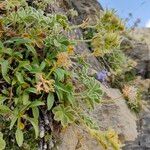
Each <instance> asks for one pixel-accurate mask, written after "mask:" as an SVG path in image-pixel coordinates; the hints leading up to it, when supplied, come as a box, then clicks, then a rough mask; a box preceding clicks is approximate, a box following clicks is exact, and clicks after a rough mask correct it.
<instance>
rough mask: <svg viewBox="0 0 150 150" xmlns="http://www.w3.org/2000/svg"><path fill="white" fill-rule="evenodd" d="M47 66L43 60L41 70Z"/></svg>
mask: <svg viewBox="0 0 150 150" xmlns="http://www.w3.org/2000/svg"><path fill="white" fill-rule="evenodd" d="M45 66H46V63H45V61H42V63H41V64H40V70H41V71H42V70H43V69H44V68H45Z"/></svg>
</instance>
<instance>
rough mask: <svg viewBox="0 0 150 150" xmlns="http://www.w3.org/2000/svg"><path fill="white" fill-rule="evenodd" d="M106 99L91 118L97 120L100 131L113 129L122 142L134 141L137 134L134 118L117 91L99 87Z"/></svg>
mask: <svg viewBox="0 0 150 150" xmlns="http://www.w3.org/2000/svg"><path fill="white" fill-rule="evenodd" d="M101 87H102V89H103V91H104V92H105V93H106V94H107V96H108V98H107V99H106V100H105V102H104V104H102V105H101V106H97V107H96V108H95V110H94V111H93V113H92V116H93V117H94V118H95V119H96V120H98V124H99V125H100V128H101V129H104V130H106V129H108V128H110V127H111V128H113V129H115V130H116V131H117V133H118V134H119V136H120V140H121V141H122V142H125V141H128V140H129V141H130V140H131V141H132V140H134V139H135V138H136V137H137V135H138V133H137V125H136V120H137V118H136V116H135V114H133V113H132V112H131V111H130V110H129V109H128V107H127V105H126V102H125V100H124V98H123V96H122V94H121V92H120V91H119V90H118V89H113V88H106V87H105V86H103V85H101Z"/></svg>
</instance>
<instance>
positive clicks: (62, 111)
mask: <svg viewBox="0 0 150 150" xmlns="http://www.w3.org/2000/svg"><path fill="white" fill-rule="evenodd" d="M53 113H54V119H55V120H56V121H60V122H61V124H62V126H63V127H66V126H67V125H68V124H69V123H73V122H74V121H75V112H74V111H73V109H72V108H71V107H70V106H67V107H65V106H63V105H58V106H56V107H55V108H54V109H53Z"/></svg>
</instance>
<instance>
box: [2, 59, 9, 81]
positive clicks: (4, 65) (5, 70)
mask: <svg viewBox="0 0 150 150" xmlns="http://www.w3.org/2000/svg"><path fill="white" fill-rule="evenodd" d="M1 69H2V76H3V78H4V79H5V81H6V82H8V83H10V81H11V80H10V78H9V76H8V75H7V73H8V71H9V62H8V60H4V61H3V62H2V63H1Z"/></svg>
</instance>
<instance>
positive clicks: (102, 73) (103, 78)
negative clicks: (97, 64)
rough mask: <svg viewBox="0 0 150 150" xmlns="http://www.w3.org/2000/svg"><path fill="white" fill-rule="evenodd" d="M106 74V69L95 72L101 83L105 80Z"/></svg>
mask: <svg viewBox="0 0 150 150" xmlns="http://www.w3.org/2000/svg"><path fill="white" fill-rule="evenodd" d="M107 76H108V71H107V70H102V71H100V72H98V73H97V79H98V80H99V81H100V82H102V83H103V82H106V79H107Z"/></svg>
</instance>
